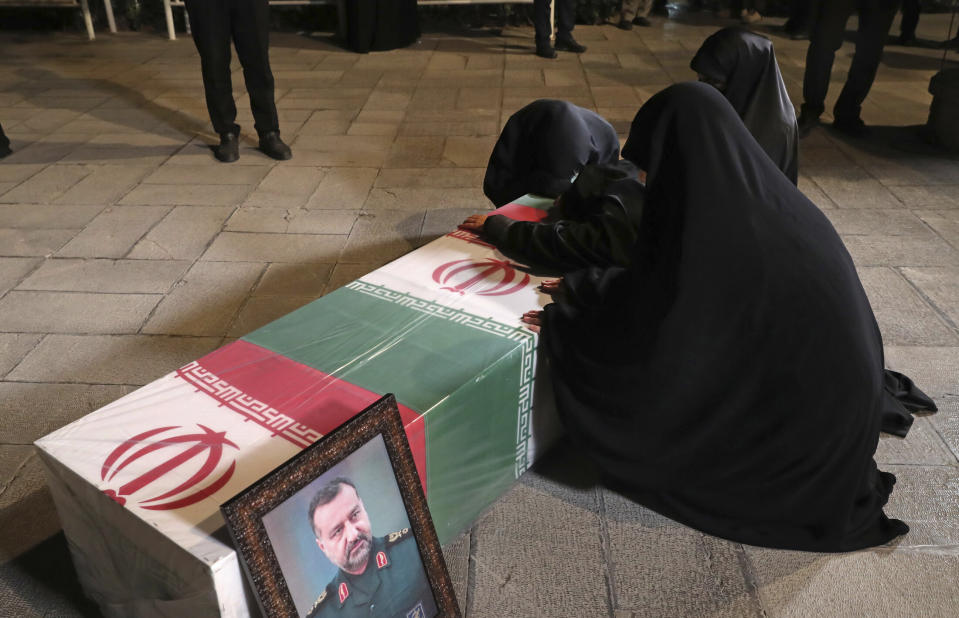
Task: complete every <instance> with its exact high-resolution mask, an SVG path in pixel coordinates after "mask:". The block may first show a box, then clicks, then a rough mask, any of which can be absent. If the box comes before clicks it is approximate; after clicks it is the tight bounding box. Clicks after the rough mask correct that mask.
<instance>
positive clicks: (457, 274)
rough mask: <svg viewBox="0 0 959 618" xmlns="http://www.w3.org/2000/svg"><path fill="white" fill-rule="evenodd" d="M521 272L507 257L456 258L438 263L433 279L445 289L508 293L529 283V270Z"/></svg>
mask: <svg viewBox="0 0 959 618" xmlns="http://www.w3.org/2000/svg"><path fill="white" fill-rule="evenodd" d="M517 275H518V273H517V271H516V269H515V268H513V265H512V264H510V263H509V262H508V261H506V260H494V259H493V258H486V259H485V260H482V261H476V260H456V261H455V262H447V263H446V264H442V265H440V266H439V267H437V269H436V270H434V271H433V281H435V282H436V283H439V284H440V285H442V286H443V287H442V288H441V289H443V290H449V291H450V292H456V293H457V294H460V295H465V294H466V293H467V292H469V293H471V294H476V295H477V296H504V295H506V294H512V293H513V292H518V291H519V290H522V289H523V288H524V287H526V286H527V285H528V284H529V275H528V274H526V273H523V276H522V277H518V276H517ZM517 279H518V280H517Z"/></svg>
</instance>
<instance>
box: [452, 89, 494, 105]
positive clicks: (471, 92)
mask: <svg viewBox="0 0 959 618" xmlns="http://www.w3.org/2000/svg"><path fill="white" fill-rule="evenodd" d="M502 99H503V91H502V90H500V89H499V88H460V89H459V92H458V93H457V96H456V109H468V110H488V109H499V106H500V102H501V101H502Z"/></svg>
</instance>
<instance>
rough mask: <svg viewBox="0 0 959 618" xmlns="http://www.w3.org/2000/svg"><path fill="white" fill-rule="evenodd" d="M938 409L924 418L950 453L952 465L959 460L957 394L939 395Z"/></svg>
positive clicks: (958, 404)
mask: <svg viewBox="0 0 959 618" xmlns="http://www.w3.org/2000/svg"><path fill="white" fill-rule="evenodd" d="M936 407H937V408H939V411H938V412H936V413H935V414H932V415H929V416H928V417H927V418H926V419H924V420H927V422H928V423H929V424H930V425H932V426H933V427H934V428H935V430H936V433H937V434H938V435H939V437H940V438H941V439H942V440H943V442H945V444H946V448H948V449H949V452H950V453H951V454H952V461H951V462H950V463H951V464H952V465H956V462H957V461H959V395H940V396H939V397H937V398H936Z"/></svg>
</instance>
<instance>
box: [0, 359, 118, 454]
mask: <svg viewBox="0 0 959 618" xmlns="http://www.w3.org/2000/svg"><path fill="white" fill-rule="evenodd" d="M0 374H2V372H0ZM132 390H133V387H132V386H117V385H102V384H92V385H91V384H41V383H32V382H0V418H2V419H3V423H2V424H0V444H31V443H32V442H33V441H34V440H38V439H39V438H41V437H43V436H45V435H47V434H48V433H50V432H52V431H56V430H57V429H59V428H61V427H63V426H64V425H66V424H68V423H72V422H73V421H75V420H77V419H79V418H81V417H83V416H86V415H87V414H89V413H90V412H93V411H94V410H98V409H99V408H102V407H103V406H105V405H107V404H109V403H111V402H113V401H116V400H117V399H119V398H120V397H123V396H124V395H126V394H127V393H129V392H131V391H132Z"/></svg>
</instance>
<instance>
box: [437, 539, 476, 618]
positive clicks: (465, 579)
mask: <svg viewBox="0 0 959 618" xmlns="http://www.w3.org/2000/svg"><path fill="white" fill-rule="evenodd" d="M443 560H444V561H445V562H446V571H447V572H448V573H449V574H450V581H452V582H453V593H454V594H455V595H456V602H457V604H458V605H459V608H460V614H461V615H463V616H465V615H466V599H467V596H468V595H469V592H468V590H469V563H470V534H469V533H468V532H467V533H466V534H463V535H461V536H460V537H459V538H457V539H456V540H455V541H452V542H450V543H447V544H446V545H444V546H443Z"/></svg>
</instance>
